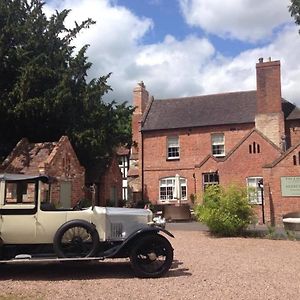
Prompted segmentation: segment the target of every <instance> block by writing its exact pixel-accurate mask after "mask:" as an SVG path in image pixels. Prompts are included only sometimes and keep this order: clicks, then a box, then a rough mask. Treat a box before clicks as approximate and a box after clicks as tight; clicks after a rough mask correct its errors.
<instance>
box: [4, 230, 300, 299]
mask: <svg viewBox="0 0 300 300" xmlns="http://www.w3.org/2000/svg"><path fill="white" fill-rule="evenodd" d="M178 228H179V227H178ZM178 228H173V231H172V232H173V234H174V235H175V239H172V240H171V242H172V245H173V247H174V249H175V259H174V263H173V266H172V269H171V270H170V271H169V273H168V274H167V276H166V277H164V278H159V279H138V278H134V277H133V275H132V272H131V269H130V265H129V262H128V261H127V260H118V261H117V260H107V261H104V262H100V263H90V264H77V265H63V264H51V265H26V266H25V265H14V266H12V265H0V280H1V285H0V299H10V300H11V299H106V300H108V299H124V300H125V299H251V300H254V299H260V300H261V299H299V298H300V280H299V276H300V258H299V257H300V242H299V241H283V240H268V239H258V238H257V239H253V238H213V237H210V236H209V235H208V233H207V232H205V231H199V230H197V231H196V230H195V231H194V230H192V231H189V230H180V229H178ZM192 229H193V228H192Z"/></svg>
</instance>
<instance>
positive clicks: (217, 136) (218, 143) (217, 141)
mask: <svg viewBox="0 0 300 300" xmlns="http://www.w3.org/2000/svg"><path fill="white" fill-rule="evenodd" d="M215 147H217V151H216V150H215V149H214V148H215ZM222 148H223V149H222ZM211 152H212V155H213V156H215V157H223V156H225V134H224V133H212V134H211ZM219 152H220V153H219Z"/></svg>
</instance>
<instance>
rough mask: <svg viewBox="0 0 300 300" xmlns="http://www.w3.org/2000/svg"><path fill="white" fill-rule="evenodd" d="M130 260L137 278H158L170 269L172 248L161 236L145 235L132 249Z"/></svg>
mask: <svg viewBox="0 0 300 300" xmlns="http://www.w3.org/2000/svg"><path fill="white" fill-rule="evenodd" d="M130 260H131V263H132V267H133V270H134V272H135V273H136V275H137V276H139V277H160V276H162V275H164V274H165V273H166V272H167V271H168V270H169V268H170V267H171V264H172V261H173V248H172V246H171V244H170V243H169V241H168V240H167V239H166V238H165V237H163V236H161V235H158V234H155V235H146V236H143V237H141V238H140V240H138V241H137V243H136V245H135V246H134V247H133V248H132V251H131V255H130Z"/></svg>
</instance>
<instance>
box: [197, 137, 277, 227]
mask: <svg viewBox="0 0 300 300" xmlns="http://www.w3.org/2000/svg"><path fill="white" fill-rule="evenodd" d="M254 142H255V144H256V145H259V148H260V153H253V148H252V153H249V145H251V146H252V147H253V143H254ZM280 154H281V153H280V151H279V149H278V148H276V147H274V146H273V145H272V144H270V143H269V142H267V141H266V140H265V139H264V138H263V137H262V136H261V135H260V134H258V133H257V132H256V131H254V132H252V134H251V135H250V136H249V137H248V138H247V139H246V140H245V141H244V142H243V143H242V144H240V146H239V147H238V148H237V149H236V150H235V151H234V152H233V153H232V154H231V155H230V156H229V157H228V158H227V159H226V160H225V161H221V162H216V161H215V160H214V159H213V158H211V159H209V160H208V161H207V163H205V164H204V165H203V166H201V167H200V168H198V169H196V178H197V187H198V186H199V190H198V193H197V194H198V195H199V196H200V197H199V196H198V197H199V198H201V195H202V192H203V187H202V174H203V173H207V172H211V171H216V170H218V173H219V180H220V184H221V185H222V186H227V185H230V184H237V185H239V186H242V187H246V186H247V183H246V181H247V178H248V177H263V166H264V165H265V164H267V163H269V162H272V161H273V160H275V159H277V158H278V157H279V156H280ZM255 210H256V212H257V214H258V218H259V221H260V222H261V221H262V215H261V206H260V205H255Z"/></svg>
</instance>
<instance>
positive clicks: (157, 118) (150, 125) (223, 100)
mask: <svg viewBox="0 0 300 300" xmlns="http://www.w3.org/2000/svg"><path fill="white" fill-rule="evenodd" d="M282 108H283V111H284V114H285V118H286V119H287V120H293V119H300V110H299V108H297V107H296V106H295V105H293V104H292V103H290V102H288V101H286V100H284V99H282ZM255 112H256V91H255V90H254V91H243V92H233V93H223V94H214V95H206V96H196V97H186V98H174V99H163V100H161V99H160V100H153V101H152V103H151V106H150V107H149V109H148V110H147V111H146V115H145V117H144V120H143V121H144V122H143V127H142V130H143V131H150V130H161V129H179V128H191V127H203V126H215V125H230V124H232V125H234V124H243V123H254V121H255Z"/></svg>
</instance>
